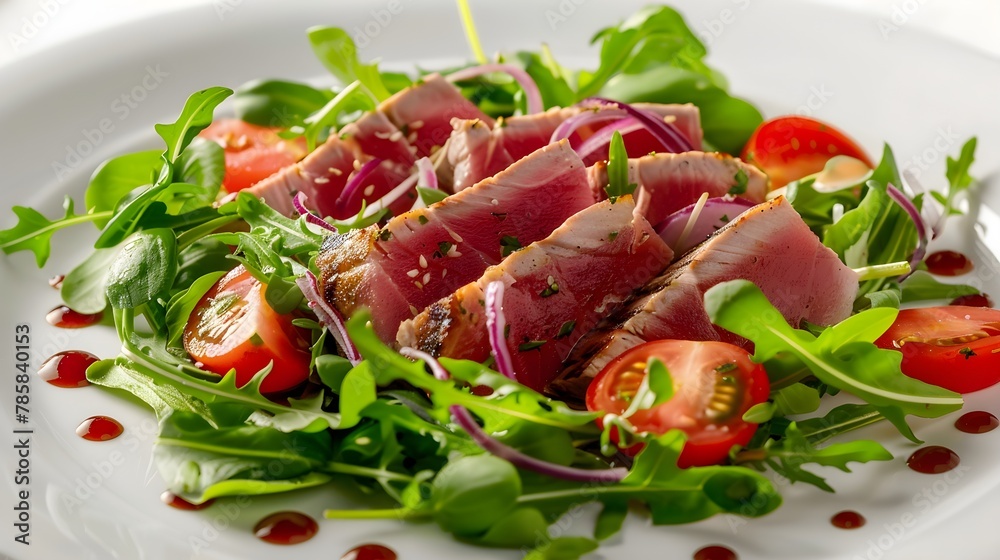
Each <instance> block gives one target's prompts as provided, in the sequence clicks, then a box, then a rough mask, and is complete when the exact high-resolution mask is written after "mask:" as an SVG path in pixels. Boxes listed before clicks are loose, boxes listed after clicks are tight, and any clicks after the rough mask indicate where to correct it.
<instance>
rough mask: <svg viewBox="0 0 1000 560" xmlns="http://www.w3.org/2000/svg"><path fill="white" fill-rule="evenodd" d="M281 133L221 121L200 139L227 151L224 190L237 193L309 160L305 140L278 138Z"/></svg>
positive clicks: (230, 121)
mask: <svg viewBox="0 0 1000 560" xmlns="http://www.w3.org/2000/svg"><path fill="white" fill-rule="evenodd" d="M281 130H282V129H280V128H270V127H265V126H257V125H253V124H249V123H246V122H243V121H241V120H239V119H219V120H216V121H215V122H213V123H212V125H211V126H209V127H208V128H206V129H205V130H203V131H202V132H201V134H200V135H199V136H201V137H202V138H206V139H208V140H212V141H214V142H216V143H218V144H219V145H220V146H222V148H223V149H224V150H225V153H226V175H225V178H224V179H223V180H222V186H223V188H225V189H226V190H227V191H229V192H231V193H233V192H237V191H241V190H243V189H246V188H250V187H252V186H254V185H255V184H257V183H258V182H260V181H262V180H264V179H266V178H268V177H270V176H271V175H273V174H274V173H276V172H277V171H279V170H281V169H284V168H285V167H288V166H289V165H292V164H293V163H295V162H297V161H299V160H300V159H302V158H304V157H305V156H306V144H305V140H304V139H302V138H299V139H296V140H285V139H284V138H282V137H281V136H279V135H278V132H280V131H281Z"/></svg>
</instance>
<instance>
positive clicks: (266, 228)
mask: <svg viewBox="0 0 1000 560" xmlns="http://www.w3.org/2000/svg"><path fill="white" fill-rule="evenodd" d="M236 205H237V209H238V210H237V211H238V212H239V214H240V216H241V217H242V218H243V219H244V220H246V222H247V223H248V224H250V233H251V234H252V235H253V236H254V237H256V238H258V240H259V241H260V242H261V243H262V244H264V245H268V246H272V245H273V246H276V247H277V249H278V252H279V253H280V254H281V255H282V256H292V255H301V254H305V253H308V252H310V251H318V250H319V246H320V245H321V244H322V243H323V239H324V238H325V237H326V236H325V235H323V234H320V233H316V232H315V231H313V230H311V229H309V225H308V224H307V223H306V221H305V219H304V218H302V217H299V218H295V219H293V218H289V217H287V216H284V215H283V214H281V213H279V212H277V211H276V210H274V209H273V208H271V207H270V206H268V205H266V204H264V203H263V202H262V201H261V200H260V199H259V198H257V197H256V196H254V195H252V194H250V193H249V192H246V191H243V192H240V194H239V195H238V196H237V198H236Z"/></svg>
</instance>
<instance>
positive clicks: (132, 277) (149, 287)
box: [106, 229, 177, 309]
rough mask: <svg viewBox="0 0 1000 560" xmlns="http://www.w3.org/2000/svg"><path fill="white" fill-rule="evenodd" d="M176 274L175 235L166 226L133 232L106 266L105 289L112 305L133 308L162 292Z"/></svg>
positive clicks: (170, 283) (166, 288) (166, 289)
mask: <svg viewBox="0 0 1000 560" xmlns="http://www.w3.org/2000/svg"><path fill="white" fill-rule="evenodd" d="M176 275H177V238H176V237H174V233H173V232H172V231H170V230H169V229H150V230H145V231H141V232H139V233H137V234H135V235H134V236H133V237H132V238H131V239H129V241H128V242H127V243H126V244H125V245H124V246H123V247H122V248H121V251H119V253H118V255H117V256H116V258H115V260H114V262H112V263H111V266H110V267H109V269H108V277H107V288H106V293H107V297H108V301H109V302H110V303H111V305H112V306H113V307H117V308H119V309H122V308H135V307H139V306H141V305H143V304H145V303H148V302H150V301H153V300H154V299H156V298H157V297H160V296H163V295H165V294H166V293H167V292H168V291H169V290H170V287H171V286H173V283H174V277H175V276H176Z"/></svg>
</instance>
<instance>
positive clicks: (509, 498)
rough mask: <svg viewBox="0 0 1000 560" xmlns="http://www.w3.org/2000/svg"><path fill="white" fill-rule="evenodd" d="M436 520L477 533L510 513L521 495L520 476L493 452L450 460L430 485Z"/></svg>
mask: <svg viewBox="0 0 1000 560" xmlns="http://www.w3.org/2000/svg"><path fill="white" fill-rule="evenodd" d="M431 489H432V490H431V501H432V503H433V509H434V520H435V521H436V522H437V523H438V525H440V526H441V528H442V529H444V530H445V531H448V532H449V533H453V534H455V535H456V536H459V537H477V536H481V535H483V534H484V533H485V532H486V531H488V530H489V529H490V527H492V526H494V525H495V524H496V523H498V522H499V521H500V520H502V519H504V518H505V517H507V516H508V515H509V514H510V512H512V511H513V510H514V508H515V507H516V505H517V498H518V496H520V495H521V478H520V477H519V476H518V474H517V469H515V468H514V466H513V465H511V464H510V463H509V462H507V461H505V460H503V459H500V458H499V457H494V456H492V455H469V456H464V457H459V458H457V459H455V460H453V461H450V462H449V463H448V464H447V465H445V467H444V468H443V469H441V472H439V473H438V475H437V477H436V478H435V479H434V482H433V483H432V485H431Z"/></svg>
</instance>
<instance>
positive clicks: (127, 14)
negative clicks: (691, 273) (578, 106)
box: [0, 0, 1000, 66]
mask: <svg viewBox="0 0 1000 560" xmlns="http://www.w3.org/2000/svg"><path fill="white" fill-rule="evenodd" d="M264 1H277V0H0V66H2V65H3V64H4V63H5V62H7V61H10V60H12V59H14V58H16V57H22V56H27V55H30V54H31V53H32V52H34V51H36V50H39V49H45V48H47V47H49V46H51V45H54V44H58V43H61V42H63V41H69V40H72V39H73V38H74V37H79V36H80V35H83V34H89V33H95V32H99V31H100V29H102V28H105V27H107V26H111V25H115V24H117V23H120V22H125V21H129V20H133V19H136V18H142V17H146V16H149V15H154V14H156V13H160V12H162V11H164V10H171V9H176V8H180V7H183V6H189V5H194V4H216V5H218V6H220V7H221V8H222V9H225V7H226V6H231V5H238V4H241V3H243V2H248V3H249V2H264ZM317 1H327V2H329V1H333V2H338V1H339V2H348V1H350V0H317ZM486 1H491V0H472V7H473V11H475V5H476V4H477V3H479V2H486ZM745 1H746V2H753V1H754V0H745ZM809 1H813V2H819V3H824V4H830V5H840V6H844V7H848V8H850V9H853V10H859V11H864V12H868V13H872V14H875V15H877V16H878V17H880V18H882V20H883V23H884V24H885V25H887V26H900V27H901V26H904V25H905V26H910V25H912V26H914V27H917V28H921V29H925V30H930V31H933V32H935V33H939V34H941V35H944V36H946V37H948V38H950V39H952V40H955V41H958V42H961V43H964V44H967V45H972V46H975V47H978V48H980V49H983V50H985V51H986V52H988V53H990V54H991V55H993V56H997V57H1000V33H998V31H997V30H998V28H1000V2H998V1H996V0H809ZM668 3H669V2H668ZM790 24H791V22H790ZM887 29H889V28H888V27H887ZM164 32H165V33H169V32H170V31H169V30H164ZM487 47H489V46H487Z"/></svg>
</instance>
